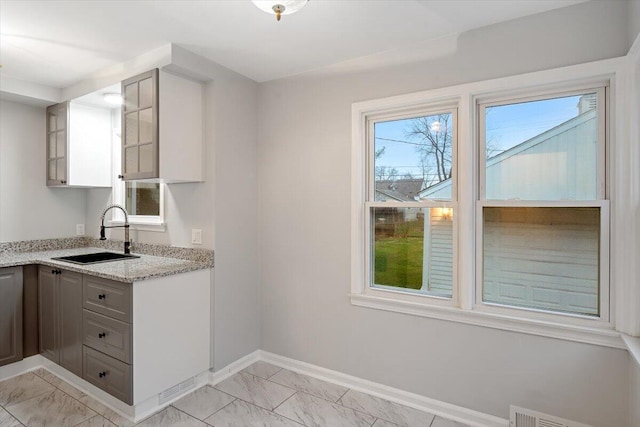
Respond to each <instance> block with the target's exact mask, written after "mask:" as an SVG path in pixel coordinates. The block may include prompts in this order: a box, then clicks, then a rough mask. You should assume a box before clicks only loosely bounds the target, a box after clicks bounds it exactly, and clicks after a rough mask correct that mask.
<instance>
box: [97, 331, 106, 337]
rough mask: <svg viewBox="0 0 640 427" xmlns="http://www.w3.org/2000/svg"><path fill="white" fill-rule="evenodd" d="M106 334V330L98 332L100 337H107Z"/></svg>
mask: <svg viewBox="0 0 640 427" xmlns="http://www.w3.org/2000/svg"><path fill="white" fill-rule="evenodd" d="M106 336H107V334H106V333H104V332H100V333H99V334H98V338H104V337H106Z"/></svg>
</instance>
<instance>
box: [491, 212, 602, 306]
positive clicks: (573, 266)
mask: <svg viewBox="0 0 640 427" xmlns="http://www.w3.org/2000/svg"><path fill="white" fill-rule="evenodd" d="M483 221H484V230H483V231H484V238H483V245H484V269H483V274H484V281H483V300H484V301H485V302H491V303H498V304H505V305H513V306H522V307H529V308H536V309H543V310H551V311H560V312H568V313H575V314H584V315H593V316H597V315H598V314H599V261H598V260H599V247H600V209H599V208H591V207H590V208H575V207H571V208H564V207H562V208H560V207H553V208H524V207H485V208H484V209H483Z"/></svg>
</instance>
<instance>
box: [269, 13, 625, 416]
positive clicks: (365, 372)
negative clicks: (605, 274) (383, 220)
mask: <svg viewBox="0 0 640 427" xmlns="http://www.w3.org/2000/svg"><path fill="white" fill-rule="evenodd" d="M626 11H627V5H626V3H624V2H588V3H583V4H579V5H577V6H572V7H567V8H563V9H559V10H556V11H552V12H549V13H544V14H539V15H535V16H530V17H527V18H523V19H518V20H515V21H511V22H506V23H502V24H497V25H494V26H491V27H486V28H483V29H479V30H475V31H470V32H468V33H464V34H462V35H460V36H459V37H458V38H457V39H456V40H454V41H453V43H452V48H451V49H450V51H449V53H445V54H440V56H439V57H438V58H435V59H433V60H431V61H426V62H419V63H406V64H404V65H401V66H393V67H386V68H378V69H372V70H368V71H351V72H349V73H345V72H342V73H340V72H337V71H336V69H338V68H340V67H331V68H330V69H326V70H319V71H316V72H313V73H307V74H304V75H300V76H297V77H292V78H287V79H282V80H279V81H274V82H269V83H264V84H262V85H261V87H260V145H259V165H260V169H259V170H260V173H259V180H260V193H259V194H260V230H261V236H260V237H261V238H260V248H261V251H260V269H261V281H262V285H261V295H262V296H261V298H262V304H261V308H262V317H261V319H262V349H264V350H266V351H270V352H274V353H277V354H281V355H284V356H287V357H291V358H294V359H298V360H301V361H304V362H308V363H312V364H316V365H319V366H323V367H326V368H329V369H334V370H337V371H340V372H344V373H347V374H351V375H355V376H358V377H361V378H365V379H369V380H372V381H376V382H380V383H382V384H387V385H389V386H392V387H397V388H400V389H403V390H407V391H410V392H413V393H418V394H421V395H424V396H427V397H430V398H434V399H438V400H441V401H445V402H449V403H452V404H455V405H460V406H463V407H467V408H471V409H474V410H477V411H481V412H484V413H489V414H492V415H495V416H499V417H503V418H508V411H509V405H510V404H515V405H520V406H524V407H528V408H532V409H535V410H539V411H543V412H545V413H550V414H554V415H558V416H563V417H566V418H569V419H573V420H576V421H580V422H584V423H588V424H592V425H598V426H604V425H607V426H609V425H611V426H613V425H615V426H625V425H627V421H628V419H627V418H628V406H627V390H628V387H629V380H628V361H627V357H628V356H627V353H626V352H625V351H624V350H618V349H612V348H605V347H599V346H593V345H587V344H581V343H575V342H569V341H563V340H556V339H551V338H544V337H538V336H532V335H526V334H520V333H515V332H504V331H500V330H495V329H489V328H482V327H476V326H471V325H464V324H458V323H452V322H445V321H439V320H434V319H427V318H420V317H414V316H410V315H404V314H398V313H390V312H384V311H380V310H374V309H368V308H360V307H355V306H352V305H351V304H350V302H349V297H348V293H349V291H350V269H351V265H350V224H351V218H350V206H351V200H350V191H351V190H350V183H351V175H350V173H351V169H350V168H351V164H350V148H351V104H352V103H353V102H356V101H362V100H367V99H375V98H380V97H385V96H391V95H398V94H404V93H410V92H415V91H420V90H426V89H431V88H438V87H444V86H450V85H455V84H460V83H465V82H471V81H477V80H484V79H489V78H495V77H501V76H507V75H514V74H519V73H523V72H528V71H534V70H541V69H548V68H555V67H559V66H565V65H570V64H577V63H583V62H588V61H593V60H598V59H604V58H611V57H617V56H621V55H624V54H626V52H627V33H626V29H627V17H626ZM585 29H588V30H587V31H585ZM442 42H443V43H444V42H445V41H442ZM567 78H571V76H567ZM594 385H597V386H594Z"/></svg>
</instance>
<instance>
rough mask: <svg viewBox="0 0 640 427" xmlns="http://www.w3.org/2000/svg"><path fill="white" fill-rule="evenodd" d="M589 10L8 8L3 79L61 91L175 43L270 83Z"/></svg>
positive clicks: (232, 5) (449, 6) (493, 1)
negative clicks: (496, 26) (490, 28)
mask: <svg viewBox="0 0 640 427" xmlns="http://www.w3.org/2000/svg"><path fill="white" fill-rule="evenodd" d="M582 1H584V0H508V1H507V0H369V1H365V0H311V1H310V2H309V3H308V4H307V6H306V7H305V8H304V9H302V10H301V11H300V12H298V13H296V14H294V15H289V16H284V17H283V18H282V21H280V22H276V20H275V17H274V16H273V15H269V14H266V13H264V12H262V11H261V10H259V9H258V8H256V7H255V6H254V5H253V4H252V3H251V1H249V0H227V1H225V0H213V1H187V0H175V1H113V0H110V1H24V0H19V1H7V0H2V1H0V61H1V63H2V65H3V68H2V69H1V71H0V72H1V73H2V75H3V76H6V77H11V78H15V79H20V80H26V81H29V82H32V83H38V84H42V85H47V86H51V87H56V88H62V87H68V86H70V85H72V84H74V83H76V82H78V81H80V80H81V79H82V78H84V77H86V76H87V75H89V74H91V73H93V72H96V71H98V70H100V69H102V68H105V67H107V66H110V65H113V64H117V63H120V62H124V61H126V60H129V59H131V58H134V57H135V56H137V55H140V54H142V53H144V52H147V51H150V50H152V49H154V48H157V47H160V46H162V45H166V44H167V43H175V44H178V45H180V46H182V47H184V48H186V49H189V50H191V51H193V52H195V53H198V54H200V55H203V56H206V57H208V58H210V59H212V60H214V61H215V62H217V63H219V64H222V65H224V66H226V67H228V68H230V69H232V70H234V71H236V72H238V73H240V74H243V75H245V76H247V77H249V78H251V79H253V80H255V81H258V82H263V81H268V80H273V79H277V78H280V77H285V76H290V75H294V74H298V73H301V72H305V71H310V70H316V69H319V68H322V67H326V66H329V65H336V64H340V63H343V62H346V61H353V60H354V59H355V58H360V59H362V58H364V59H366V58H374V60H375V61H379V62H384V58H385V55H387V54H389V57H392V56H393V55H394V52H396V56H397V51H398V50H399V49H403V48H407V47H411V46H414V47H415V48H420V46H423V44H424V43H425V42H426V41H428V40H433V39H435V38H438V37H443V36H445V35H451V34H455V33H461V32H463V31H467V30H470V29H473V28H478V27H482V26H486V25H490V24H493V23H497V22H501V21H505V20H509V19H514V18H517V17H521V16H526V15H531V14H535V13H540V12H544V11H547V10H551V9H555V8H559V7H564V6H569V5H572V4H576V3H580V2H582ZM369 62H370V61H369Z"/></svg>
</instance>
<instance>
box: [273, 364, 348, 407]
mask: <svg viewBox="0 0 640 427" xmlns="http://www.w3.org/2000/svg"><path fill="white" fill-rule="evenodd" d="M283 369H284V368H283ZM300 375H304V374H300ZM310 378H313V377H310ZM314 379H317V378H314ZM265 381H269V382H272V383H273V384H277V385H280V386H282V387H287V388H289V389H292V390H295V392H296V393H298V392H300V393H304V394H308V395H310V396H313V397H317V398H318V399H322V400H325V401H327V402H331V403H338V400H340V399H342V397H343V396H344V395H345V394H347V392H348V391H349V390H350V389H347V391H345V392H344V393H343V394H342V395H341V396H340V397H339V398H338V400H335V401H333V400H331V399H327V398H326V397H324V396H318V395H316V394H312V393H309V392H308V391H304V390H300V389H298V388H294V387H292V386H290V385H286V384H281V383H278V382H275V381H273V380H270V379H269V380H265ZM318 381H323V380H318ZM325 382H327V383H329V384H332V385H336V386H337V385H338V384H333V383H330V382H328V381H325ZM340 387H342V386H340ZM290 397H291V396H290ZM287 399H289V398H287ZM278 406H280V405H278ZM343 406H344V405H343Z"/></svg>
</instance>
